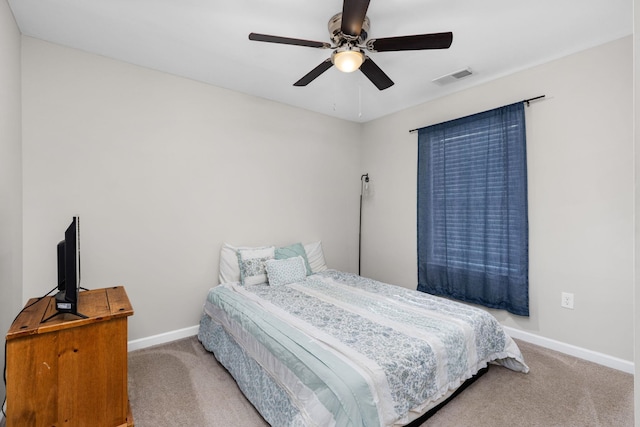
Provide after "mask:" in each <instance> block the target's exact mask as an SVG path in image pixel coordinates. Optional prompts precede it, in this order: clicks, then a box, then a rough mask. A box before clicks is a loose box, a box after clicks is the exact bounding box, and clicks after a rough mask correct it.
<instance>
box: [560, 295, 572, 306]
mask: <svg viewBox="0 0 640 427" xmlns="http://www.w3.org/2000/svg"><path fill="white" fill-rule="evenodd" d="M560 305H561V306H562V307H564V308H570V309H571V310H573V294H570V293H569V292H563V293H562V300H561V301H560Z"/></svg>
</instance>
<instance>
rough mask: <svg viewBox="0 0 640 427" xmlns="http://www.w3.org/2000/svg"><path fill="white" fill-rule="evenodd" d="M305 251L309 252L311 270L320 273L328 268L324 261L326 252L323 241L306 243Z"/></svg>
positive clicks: (308, 258)
mask: <svg viewBox="0 0 640 427" xmlns="http://www.w3.org/2000/svg"><path fill="white" fill-rule="evenodd" d="M304 251H305V252H306V253H307V260H309V265H310V266H311V271H313V272H314V273H319V272H321V271H325V270H327V264H326V263H325V262H324V253H323V252H322V242H320V241H318V242H313V243H309V244H306V245H304Z"/></svg>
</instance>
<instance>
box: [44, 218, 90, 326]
mask: <svg viewBox="0 0 640 427" xmlns="http://www.w3.org/2000/svg"><path fill="white" fill-rule="evenodd" d="M57 257H58V293H57V294H56V296H55V300H56V311H57V313H56V314H55V315H58V314H62V313H71V314H74V315H76V316H79V317H86V316H84V315H83V314H81V313H78V292H80V218H79V217H77V216H74V217H73V220H72V221H71V224H70V225H69V227H67V230H66V231H65V233H64V240H62V241H60V242H59V243H58V247H57ZM55 315H54V316H55ZM52 317H53V316H52ZM47 320H49V319H47ZM45 321H46V320H45Z"/></svg>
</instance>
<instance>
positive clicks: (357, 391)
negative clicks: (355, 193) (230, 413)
mask: <svg viewBox="0 0 640 427" xmlns="http://www.w3.org/2000/svg"><path fill="white" fill-rule="evenodd" d="M295 248H296V249H295V250H291V248H290V247H287V248H284V249H286V250H285V251H284V255H283V254H282V253H281V254H280V257H279V258H278V253H277V248H274V250H275V251H276V256H275V258H278V259H275V258H274V256H273V255H272V252H271V251H272V248H271V247H269V248H246V249H238V248H234V247H231V246H229V247H228V248H227V249H228V250H229V251H230V252H231V253H233V252H235V254H233V255H236V256H237V258H236V260H237V261H236V260H234V258H233V255H229V254H228V253H227V254H226V255H223V252H224V250H225V247H223V251H221V261H220V266H221V276H220V282H221V284H220V285H218V286H216V287H214V288H212V289H211V290H210V291H209V293H208V295H207V299H206V302H205V304H204V308H203V312H202V317H201V322H200V328H199V332H198V338H199V339H200V341H201V342H202V344H203V345H204V347H205V348H206V349H207V350H209V351H211V352H212V353H213V354H214V355H215V357H216V359H217V360H218V361H219V362H220V363H221V364H222V365H223V366H224V367H225V368H226V369H227V370H228V371H229V372H230V373H231V375H232V376H233V377H234V379H235V380H236V382H237V383H238V386H239V387H240V389H241V390H242V392H243V393H244V394H245V396H246V397H247V399H248V400H249V401H250V402H251V403H252V404H253V405H254V406H255V407H256V409H257V410H258V411H259V412H260V413H261V415H262V416H263V417H264V419H265V420H266V421H267V422H268V423H269V424H271V425H272V426H333V425H335V426H403V425H407V424H410V423H412V422H415V420H416V419H419V418H420V417H423V416H424V414H425V413H428V412H429V411H430V410H432V409H433V408H436V407H438V406H439V405H440V404H442V402H444V401H446V400H447V399H448V398H450V397H451V395H452V394H454V393H455V392H456V390H458V389H459V388H460V387H461V386H463V384H465V382H467V381H468V380H470V379H471V378H473V377H474V375H476V374H477V373H478V372H480V371H482V370H483V369H485V368H486V367H487V366H488V364H499V365H502V366H504V367H506V368H508V369H511V370H514V371H517V372H522V373H526V372H528V367H527V365H526V364H525V362H524V360H523V357H522V354H521V353H520V350H519V349H518V347H517V345H516V343H515V342H514V341H513V340H512V339H511V338H510V337H509V336H508V335H506V334H505V332H504V331H503V329H502V327H501V326H500V324H499V323H498V321H497V320H496V319H495V318H494V317H493V316H491V315H490V314H488V313H487V312H486V311H484V310H481V309H478V308H475V307H471V306H468V305H464V304H460V303H457V302H453V301H450V300H447V299H444V298H439V297H435V296H432V295H428V294H425V293H422V292H418V291H413V290H410V289H406V288H403V287H399V286H394V285H390V284H385V283H382V282H379V281H376V280H372V279H368V278H365V277H360V276H358V275H355V274H351V273H346V272H341V271H336V270H330V269H327V268H326V265H324V258H323V256H322V252H321V244H320V243H319V242H317V243H316V244H314V245H313V246H310V245H305V246H302V245H300V244H297V245H296V246H295ZM300 248H303V249H300ZM318 248H319V249H318ZM314 251H315V252H314ZM318 251H319V253H320V258H321V259H319V257H318ZM243 254H244V255H246V256H245V257H243ZM265 254H266V256H265ZM225 256H226V259H225ZM250 260H251V262H249V261H250ZM234 264H237V266H239V269H240V274H239V275H237V274H236V273H233V272H232V273H228V272H227V273H224V272H223V270H224V269H225V268H226V267H231V268H234V267H236V265H234ZM285 265H287V268H285V267H284V266H285ZM225 266H226V267H225ZM244 267H246V268H244ZM236 279H239V280H236ZM420 419H421V418H420Z"/></svg>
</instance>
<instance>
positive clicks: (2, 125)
mask: <svg viewBox="0 0 640 427" xmlns="http://www.w3.org/2000/svg"><path fill="white" fill-rule="evenodd" d="M0 64H2V65H1V66H0V331H2V336H3V337H4V334H5V332H6V331H7V330H8V329H9V326H10V325H11V321H12V320H13V317H14V316H15V315H16V314H17V313H18V311H19V310H20V307H21V299H22V160H21V149H20V143H21V123H20V120H21V112H20V32H19V31H18V27H17V26H16V23H15V21H14V19H13V14H12V13H11V10H10V9H9V5H8V4H7V2H6V0H0ZM0 366H4V352H2V353H0ZM4 393H5V389H4V382H3V383H2V384H1V385H0V400H3V399H4Z"/></svg>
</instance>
